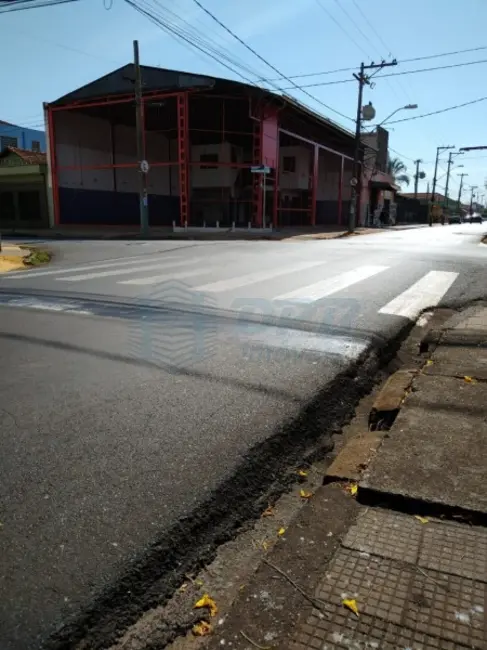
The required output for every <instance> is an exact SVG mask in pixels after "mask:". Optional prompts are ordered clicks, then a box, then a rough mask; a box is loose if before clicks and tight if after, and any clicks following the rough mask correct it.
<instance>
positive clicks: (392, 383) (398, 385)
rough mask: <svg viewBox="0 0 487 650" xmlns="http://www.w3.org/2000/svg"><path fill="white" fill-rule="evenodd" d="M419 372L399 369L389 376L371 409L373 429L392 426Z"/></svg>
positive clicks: (370, 416)
mask: <svg viewBox="0 0 487 650" xmlns="http://www.w3.org/2000/svg"><path fill="white" fill-rule="evenodd" d="M417 374H418V371H417V370H398V371H397V372H395V373H394V374H393V375H391V376H390V377H389V379H388V380H387V381H386V383H385V384H384V386H383V388H382V389H381V391H380V392H379V394H378V395H377V397H376V399H375V401H374V404H373V406H372V409H371V411H370V415H369V428H370V430H371V431H377V430H383V429H390V428H391V426H392V424H393V422H394V420H395V419H396V417H397V414H398V413H399V410H400V408H401V406H402V404H403V402H404V398H405V397H406V395H407V394H408V392H409V390H410V388H411V384H412V383H413V379H414V377H415V376H416V375H417Z"/></svg>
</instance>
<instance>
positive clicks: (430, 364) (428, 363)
mask: <svg viewBox="0 0 487 650" xmlns="http://www.w3.org/2000/svg"><path fill="white" fill-rule="evenodd" d="M433 363H434V362H433V359H428V361H427V362H426V365H427V366H432V365H433Z"/></svg>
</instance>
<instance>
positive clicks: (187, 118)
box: [45, 64, 354, 227]
mask: <svg viewBox="0 0 487 650" xmlns="http://www.w3.org/2000/svg"><path fill="white" fill-rule="evenodd" d="M141 76H142V87H143V98H142V100H143V101H142V105H143V139H144V144H145V161H144V165H143V166H141V161H140V160H138V156H137V138H136V119H135V118H136V107H135V96H134V88H135V69H134V65H133V64H128V65H126V66H124V67H122V68H119V69H117V70H115V71H113V72H111V73H109V74H107V75H106V76H104V77H101V78H100V79H97V80H96V81H93V82H91V83H89V84H87V85H86V86H83V87H82V88H78V89H77V90H74V91H73V92H71V93H69V94H67V95H65V96H64V97H61V98H59V99H58V100H56V101H54V102H52V103H50V104H46V105H45V110H46V120H47V127H48V133H49V151H48V159H49V161H50V172H51V174H50V183H51V189H52V197H53V221H54V224H55V225H61V226H62V225H71V224H76V225H88V224H90V225H136V224H138V223H139V218H140V217H139V210H140V196H141V194H140V193H141V192H142V197H143V200H145V201H147V204H148V211H149V224H150V225H151V226H171V225H172V224H173V222H174V223H176V224H177V225H183V226H184V225H187V226H203V225H207V226H213V225H216V224H217V223H218V224H219V225H220V226H224V227H230V226H232V224H235V225H236V226H237V227H239V226H240V227H247V225H248V224H249V223H250V224H252V225H253V226H256V227H261V226H262V225H268V224H272V225H273V226H274V227H280V226H315V225H332V224H345V223H346V219H347V213H348V210H349V203H350V197H351V187H350V179H351V175H352V162H353V155H354V134H353V133H351V132H350V131H348V130H346V129H344V128H342V127H340V126H339V125H337V124H335V123H334V122H332V121H331V120H329V119H327V118H325V117H323V116H322V115H320V114H318V113H316V112H314V111H312V110H310V109H309V108H307V107H306V106H304V105H303V104H301V103H299V102H298V101H296V100H295V99H293V98H291V97H288V96H286V95H279V94H276V93H272V92H270V91H268V90H265V89H263V88H259V87H256V86H252V85H250V84H245V83H240V82H237V81H230V80H228V79H221V78H217V77H209V76H205V75H198V74H192V73H185V72H178V71H175V70H165V69H160V68H154V67H148V66H142V67H141ZM258 166H265V167H266V168H267V169H268V173H266V176H265V178H263V176H262V174H258V173H252V168H253V167H254V168H255V167H258ZM142 168H143V169H144V170H145V171H141V169H142ZM143 174H144V178H143V179H142V178H141V176H142V175H143ZM143 180H145V188H146V194H144V190H143V189H142V190H141V184H142V181H143Z"/></svg>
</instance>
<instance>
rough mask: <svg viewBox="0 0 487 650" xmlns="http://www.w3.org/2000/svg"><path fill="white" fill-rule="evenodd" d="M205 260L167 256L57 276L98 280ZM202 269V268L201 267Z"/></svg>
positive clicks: (74, 280)
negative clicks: (172, 260)
mask: <svg viewBox="0 0 487 650" xmlns="http://www.w3.org/2000/svg"><path fill="white" fill-rule="evenodd" d="M202 261H204V260H201V259H188V260H180V261H179V262H171V261H168V258H167V257H166V258H165V260H164V261H163V262H156V263H152V264H142V265H139V266H132V267H131V268H129V269H126V268H118V269H111V270H109V271H99V272H96V273H84V274H81V275H68V276H67V277H63V278H56V280H58V281H59V282H83V281H84V280H98V279H100V278H109V277H113V276H115V275H129V274H130V273H141V272H142V271H154V270H155V269H166V268H168V269H173V268H175V267H177V266H189V265H191V264H198V263H199V262H202ZM200 270H201V269H200Z"/></svg>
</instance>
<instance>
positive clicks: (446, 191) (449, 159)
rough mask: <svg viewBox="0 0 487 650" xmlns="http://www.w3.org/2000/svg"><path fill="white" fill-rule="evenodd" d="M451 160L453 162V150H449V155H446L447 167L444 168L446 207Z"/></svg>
mask: <svg viewBox="0 0 487 650" xmlns="http://www.w3.org/2000/svg"><path fill="white" fill-rule="evenodd" d="M452 162H453V152H452V151H450V155H449V156H448V167H447V168H446V183H445V200H446V207H447V208H448V185H449V184H450V168H451V164H452Z"/></svg>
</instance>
